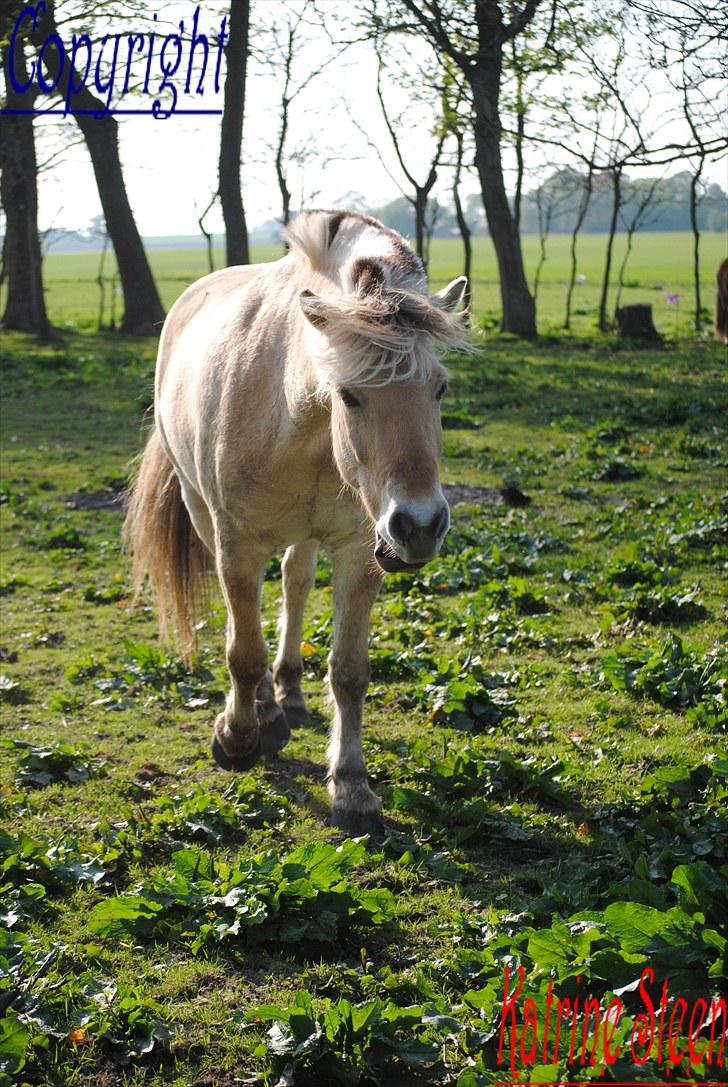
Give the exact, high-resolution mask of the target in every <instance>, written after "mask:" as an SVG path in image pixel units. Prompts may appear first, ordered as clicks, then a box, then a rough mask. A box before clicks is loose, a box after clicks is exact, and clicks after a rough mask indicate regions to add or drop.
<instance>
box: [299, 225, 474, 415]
mask: <svg viewBox="0 0 728 1087" xmlns="http://www.w3.org/2000/svg"><path fill="white" fill-rule="evenodd" d="M286 238H287V241H288V242H289V245H290V247H291V252H292V254H293V255H294V257H295V258H297V259H298V260H299V261H300V262H301V263H302V264H303V268H302V271H304V274H305V267H306V266H309V267H310V269H312V270H313V271H316V272H320V273H323V274H324V275H325V276H326V277H327V279H329V280H330V281H331V280H333V283H334V284H335V285H336V287H337V288H338V290H337V291H336V293H328V292H327V293H326V294H325V295H323V296H321V297H318V298H316V297H314V296H311V298H312V304H311V305H310V307H309V309H308V316H309V319H310V320H311V321H312V323H313V324H314V326H315V328H316V334H315V337H314V338H313V349H312V354H313V364H314V370H315V372H316V377H317V383H318V390H319V393H320V394H323V395H325V394H326V393H327V391H328V389H329V387H330V386H331V385H332V384H336V385H353V386H356V385H360V386H369V387H381V386H384V385H389V384H391V383H392V382H395V381H406V380H412V379H418V378H419V379H422V380H426V379H427V378H428V377H429V374H430V372H431V370H432V367H433V365H434V363H435V361H436V358H437V354H438V353H439V352H440V351H445V350H447V349H448V348H453V347H464V346H465V345H466V343H467V337H466V335H465V333H464V329H463V327H462V325H461V323H460V321H459V319H458V318H457V317H454V316H452V315H451V314H449V313H447V312H446V311H445V310H444V309H443V308H442V307H441V306H439V305H437V304H436V302H433V301H432V300H431V299H430V298H429V297H428V295H427V291H426V279H425V274H424V269H423V266H422V262H421V261H420V259H419V257H417V256H416V254H415V253H413V252H412V250H411V249H410V248H409V246H408V245H407V243H406V242H405V240H404V238H402V237H401V235H399V234H397V233H396V232H395V231H393V230H389V229H388V228H387V227H385V226H383V224H382V223H380V222H378V220H376V219H373V218H371V217H370V216H366V215H360V214H359V213H358V212H340V211H312V212H304V213H302V214H301V215H299V216H298V217H297V218H296V219H295V220H294V222H293V223H292V224H291V225H290V226H289V227H287V229H286Z"/></svg>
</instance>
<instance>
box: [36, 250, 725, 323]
mask: <svg viewBox="0 0 728 1087" xmlns="http://www.w3.org/2000/svg"><path fill="white" fill-rule="evenodd" d="M605 243H606V239H605V236H604V235H599V234H585V235H583V236H582V237H581V238H580V239H579V243H578V261H579V268H578V271H579V274H580V275H583V276H585V277H586V281H585V282H584V283H581V284H579V285H578V286H577V287H576V291H575V295H574V300H573V309H572V313H573V328H574V330H575V331H576V332H581V333H584V332H591V331H593V329H594V326H595V325H596V319H597V311H598V306H599V293H600V285H601V278H602V274H603V267H604V251H605ZM624 246H625V239H624V236H623V235H618V236H617V238H616V241H615V248H614V257H613V264H612V268H613V274H612V281H613V288H612V294H611V306H610V310H611V308H613V304H614V299H615V291H616V277H617V271H618V269H619V265H620V263H621V260H622V254H623V252H624ZM691 247H692V235H691V234H689V233H687V232H682V233H640V234H637V235H636V236H635V240H634V247H633V252H632V255H631V258H630V263H629V264H628V266H627V272H626V275H625V283H626V287H625V290H624V294H623V299H622V301H623V304H630V303H636V302H647V303H651V304H652V306H653V311H654V319H655V325H656V327H657V328H658V330H659V331H660V332H662V333H663V334H664V335H667V336H671V337H672V336H674V335H675V333H676V331H677V332H681V333H683V334H685V333H688V332H689V331H690V329H691V328H692V318H691V313H692V307H693V286H692V282H693V281H692V271H691V268H692V248H691ZM523 253H524V261H525V265H526V272H527V275H528V277H529V281H530V282H531V283H532V282H533V276H534V273H535V269H536V265H537V262H538V259H539V245H538V238H536V237H534V236H532V235H531V236H525V237H524V238H523ZM461 254H462V247H461V244H460V242H459V241H458V240H456V239H443V238H436V239H434V241H433V243H432V255H431V269H430V270H431V281H432V285H433V287H436V288H439V287H441V286H443V285H444V284H445V283H446V282H448V281H449V280H450V279H453V278H454V277H455V276H457V275H460V274H461V273H462V255H461ZM725 254H726V241H725V236H723V235H721V234H704V235H703V237H702V240H701V267H702V295H703V299H702V301H703V306H704V307H705V308H706V309H707V310H708V311H709V312H711V313H712V307H713V303H714V295H715V269H716V267H717V266H718V264H719V263H720V261H721V260H722V259H723V258H724V256H725ZM279 255H280V250H279V249H278V247H275V246H266V247H257V248H254V249H253V254H252V256H253V260H255V261H266V260H275V259H276V258H277V257H278V256H279ZM547 257H548V259H547V261H546V264H545V265H544V268H543V271H542V275H541V286H540V288H539V297H538V312H539V327H540V329H541V330H542V331H548V330H556V329H559V328H560V327H561V325H562V324H563V320H564V306H565V300H566V286H567V283H568V276H569V268H570V258H569V238H568V237H567V236H566V235H559V234H555V235H553V236H552V237H551V238H549V240H548V243H547ZM149 259H150V261H151V264H152V269H153V271H154V274H155V277H156V280H157V284H158V287H159V291H160V294H161V296H162V301H163V303H164V305H165V307H168V306H169V305H171V303H172V302H173V301H174V299H175V298H176V297H177V296H178V295H179V294H180V293H181V291H182V290H183V289H184V287H185V286H187V284H188V283H190V282H192V281H193V280H194V279H197V278H198V277H199V276H201V275H204V274H205V272H206V271H207V263H206V259H207V258H206V254H205V252H204V250H202V249H156V250H151V251H150V253H149ZM223 260H224V257H223V253H222V252H221V251H220V250H216V252H215V261H216V267H218V268H219V267H221V266H222V264H223ZM98 261H99V257H98V254H92V253H53V252H52V251H51V252H50V253H49V254H48V256H47V257H46V259H45V283H46V290H47V301H48V308H49V312H50V314H51V316H52V319H53V320H55V321H56V322H57V323H58V324H64V323H68V322H70V323H72V324H75V325H80V327H82V328H95V327H96V321H97V316H98V307H99V289H98V286H97V285H96V276H97V274H98ZM113 266H114V261H113V257H110V258H109V260H108V262H107V269H106V274H107V275H109V276H110V275H111V274H112V269H113ZM472 280H473V313H474V315H475V318H476V320H478V321H479V320H482V319H486V320H488V321H489V322H491V324H492V322H494V321H495V322H496V323H497V318H498V314H499V312H500V298H499V290H498V273H497V265H496V260H495V253H494V250H493V246H492V244H491V242H490V240H489V239H487V238H476V239H475V241H474V266H473V276H472ZM109 289H110V288H107V309H106V311H105V312H106V318H105V319H106V321H107V322H108V319H109V308H108V306H109V302H110V297H109V293H108V292H109ZM663 290H665V291H669V292H671V293H673V294H679V295H681V296H682V297H681V300H680V304H679V307H678V308H676V307H675V306H671V305H669V304H668V302H667V301H666V299H665V297H664V295H663V294H662V291H663ZM116 309H117V313H116V319H117V323H118V321H119V319H120V316H121V297H120V296H119V297H118V299H117V306H116ZM708 323H710V322H708Z"/></svg>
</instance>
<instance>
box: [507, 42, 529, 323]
mask: <svg viewBox="0 0 728 1087" xmlns="http://www.w3.org/2000/svg"><path fill="white" fill-rule="evenodd" d="M511 58H512V61H513V67H514V69H515V72H516V144H515V151H516V192H515V195H514V197H513V220H514V222H515V224H516V230H518V231H520V229H521V203H522V198H523V175H524V172H525V166H524V162H523V142H524V139H525V137H526V107H525V105H524V102H523V73H522V71H521V66H520V64H519V63H518V50H517V49H516V39H515V38H512V39H511ZM534 303H535V298H534Z"/></svg>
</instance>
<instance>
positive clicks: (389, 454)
mask: <svg viewBox="0 0 728 1087" xmlns="http://www.w3.org/2000/svg"><path fill="white" fill-rule="evenodd" d="M285 239H286V243H287V247H288V248H287V252H286V255H285V256H283V257H282V258H281V259H280V260H278V261H275V262H271V263H267V264H257V265H246V266H239V267H229V268H225V269H223V270H221V271H217V272H213V273H211V274H210V275H207V276H205V277H204V278H203V279H200V280H198V281H197V282H196V283H194V284H192V286H190V287H188V288H187V290H185V292H184V293H183V294H182V295H181V297H180V298H179V299H178V300H177V302H176V303H175V304H174V306H173V307H172V309H171V310H170V312H169V314H168V316H167V319H166V321H165V323H164V326H163V329H162V334H161V338H160V343H159V351H158V356H157V367H156V378H155V401H154V426H153V429H152V431H151V433H150V436H149V438H148V441H147V444H146V448H145V450H144V452H143V455H142V459H141V464H140V468H139V472H138V477H137V479H136V482H135V484H134V486H133V488H132V492H131V497H130V502H129V506H128V512H127V517H126V523H125V534H126V538H127V541H128V544H129V546H130V549H131V551H132V555H133V577H134V583H135V586H136V589H137V592H138V591H139V590H140V587H141V585H142V584H143V583H144V581H145V579H147V578H148V579H149V581H150V582H151V585H152V587H153V590H154V592H155V595H156V598H157V603H158V611H159V615H160V624H161V626H162V628H163V633H164V629H165V624H166V617H167V616H168V614H173V615H174V616H175V618H176V626H177V628H178V632H179V636H180V639H181V642H182V648H183V651H184V653H185V655H186V656H187V657H188V658H189V655H190V654H191V652H192V650H193V647H194V630H195V622H196V616H197V615H198V614H199V613H200V603H201V593H202V592H203V590H204V586H205V579H204V575H205V571H206V570H208V571H209V569H210V568H211V567H212V568H214V570H215V571H216V573H217V577H218V580H219V583H220V587H221V590H222V596H223V599H224V603H225V606H226V609H227V628H226V659H227V665H228V670H229V673H230V681H231V687H230V692H229V694H228V696H227V700H226V703H225V708H224V710H223V711H222V712H221V713H220V714H219V716H218V717H217V719H216V721H215V724H214V729H213V739H212V754H213V757H214V759H215V761H216V762H217V764H218V765H219V766H220V767H222V768H223V769H225V770H233V771H242V770H247V769H248V768H249V767H251V766H253V765H254V764H255V763H256V762H257V761H258V760H259V759H260V758H261V757H263V756H271V755H274V754H275V753H276V752H278V751H280V750H281V748H283V747H284V746H285V744H286V743H287V742H288V740H289V738H290V730H291V728H292V727H296V726H300V725H302V724H304V723H305V722H306V720H307V711H306V704H305V701H304V698H303V694H302V691H301V678H302V674H303V663H302V659H301V632H302V623H303V611H304V604H305V600H306V597H307V595H308V593H309V591H310V589H311V587H312V586H313V582H314V577H315V571H316V561H317V553H318V550H319V548H322V549H324V550H325V551H326V553H327V554H328V555H329V556H330V559H331V564H332V575H333V601H334V604H333V610H334V625H333V639H332V649H331V653H330V655H329V658H328V685H329V693H330V696H331V699H332V701H333V704H334V713H333V722H332V725H331V732H330V742H329V748H328V762H329V774H328V788H329V793H330V796H331V801H332V805H331V825H332V826H334V827H337V828H339V829H340V830H341V831H343V832H344V833H345V834H348V835H351V836H359V835H364V834H372V835H376V836H380V835H381V834H382V832H383V821H382V815H381V801H380V799H379V797H377V796H376V794H375V793H374V792H373V791H372V789H371V788H370V786H369V782H368V778H367V772H366V766H365V763H364V757H363V753H362V742H361V732H362V711H363V703H364V697H365V694H366V690H367V687H368V684H369V677H370V667H369V657H368V651H367V641H368V629H369V619H370V612H371V608H372V605H373V603H374V600H375V598H376V595H377V591H378V589H379V587H380V582H381V580H382V578H383V576H384V574H385V573H387V572H393V571H402V570H415V569H418V568H420V567H421V566H423V565H424V564H425V563H426V562H429V561H430V560H432V559H434V558H435V556H436V555H437V554H438V553H439V551H440V548H441V546H442V542H443V540H444V538H445V535H446V533H447V531H448V529H449V525H450V514H449V509H448V505H447V502H446V501H445V498H444V496H443V492H442V488H441V486H440V481H439V471H438V460H439V457H440V454H441V450H442V431H441V426H440V410H439V409H440V401H441V400H442V397H443V395H444V393H445V391H446V387H447V375H446V371H445V369H444V367H443V365H442V363H441V362H440V356H441V355H442V354H443V353H444V352H445V351H446V350H448V349H450V348H452V347H453V346H457V345H462V344H465V343H467V340H466V339H465V336H466V334H465V332H464V329H463V322H462V314H458V313H457V312H456V310H457V307H458V304H459V302H460V300H461V298H462V295H463V292H464V290H465V286H466V280H465V278H464V277H459V278H457V279H455V280H453V281H452V282H451V283H449V284H448V286H447V287H445V288H444V289H443V290H441V291H440V292H438V293H436V294H433V295H428V292H427V286H426V279H425V274H424V269H423V266H422V262H421V261H420V260H419V258H418V257H417V256H416V255H415V254H414V253H413V252H412V250H411V249H410V248H409V246H408V245H407V243H406V241H405V240H404V238H402V236H401V235H399V234H397V233H396V232H395V231H393V230H390V229H388V228H387V227H385V226H384V225H383V224H382V223H380V222H379V221H378V220H376V219H374V218H371V217H369V216H367V215H361V214H359V213H355V212H350V211H319V210H316V211H308V212H302V213H301V214H299V215H298V217H297V218H296V219H295V220H294V221H293V222H292V224H290V225H289V226H288V227H287V229H286V232H285ZM284 549H286V550H285V556H284V558H283V562H282V582H283V608H282V614H281V618H280V622H279V634H280V643H279V647H278V651H277V654H276V656H275V659H274V661H273V665H272V668H269V665H268V654H267V649H266V645H265V642H264V639H263V635H262V632H261V617H260V605H261V591H262V584H263V579H264V574H265V569H266V565H267V563H268V561H269V559H270V557H271V556H272V555H273V554H274V553H276V552H281V551H283V550H284ZM207 584H209V581H208V582H207Z"/></svg>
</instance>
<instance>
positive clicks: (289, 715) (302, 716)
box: [282, 706, 311, 728]
mask: <svg viewBox="0 0 728 1087" xmlns="http://www.w3.org/2000/svg"><path fill="white" fill-rule="evenodd" d="M282 708H283V712H284V713H285V715H286V721H287V722H288V727H289V728H303V726H304V725H307V724H308V723H309V721H310V720H311V718H310V717H309V716H308V710H307V709H306V707H305V706H283V707H282Z"/></svg>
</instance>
